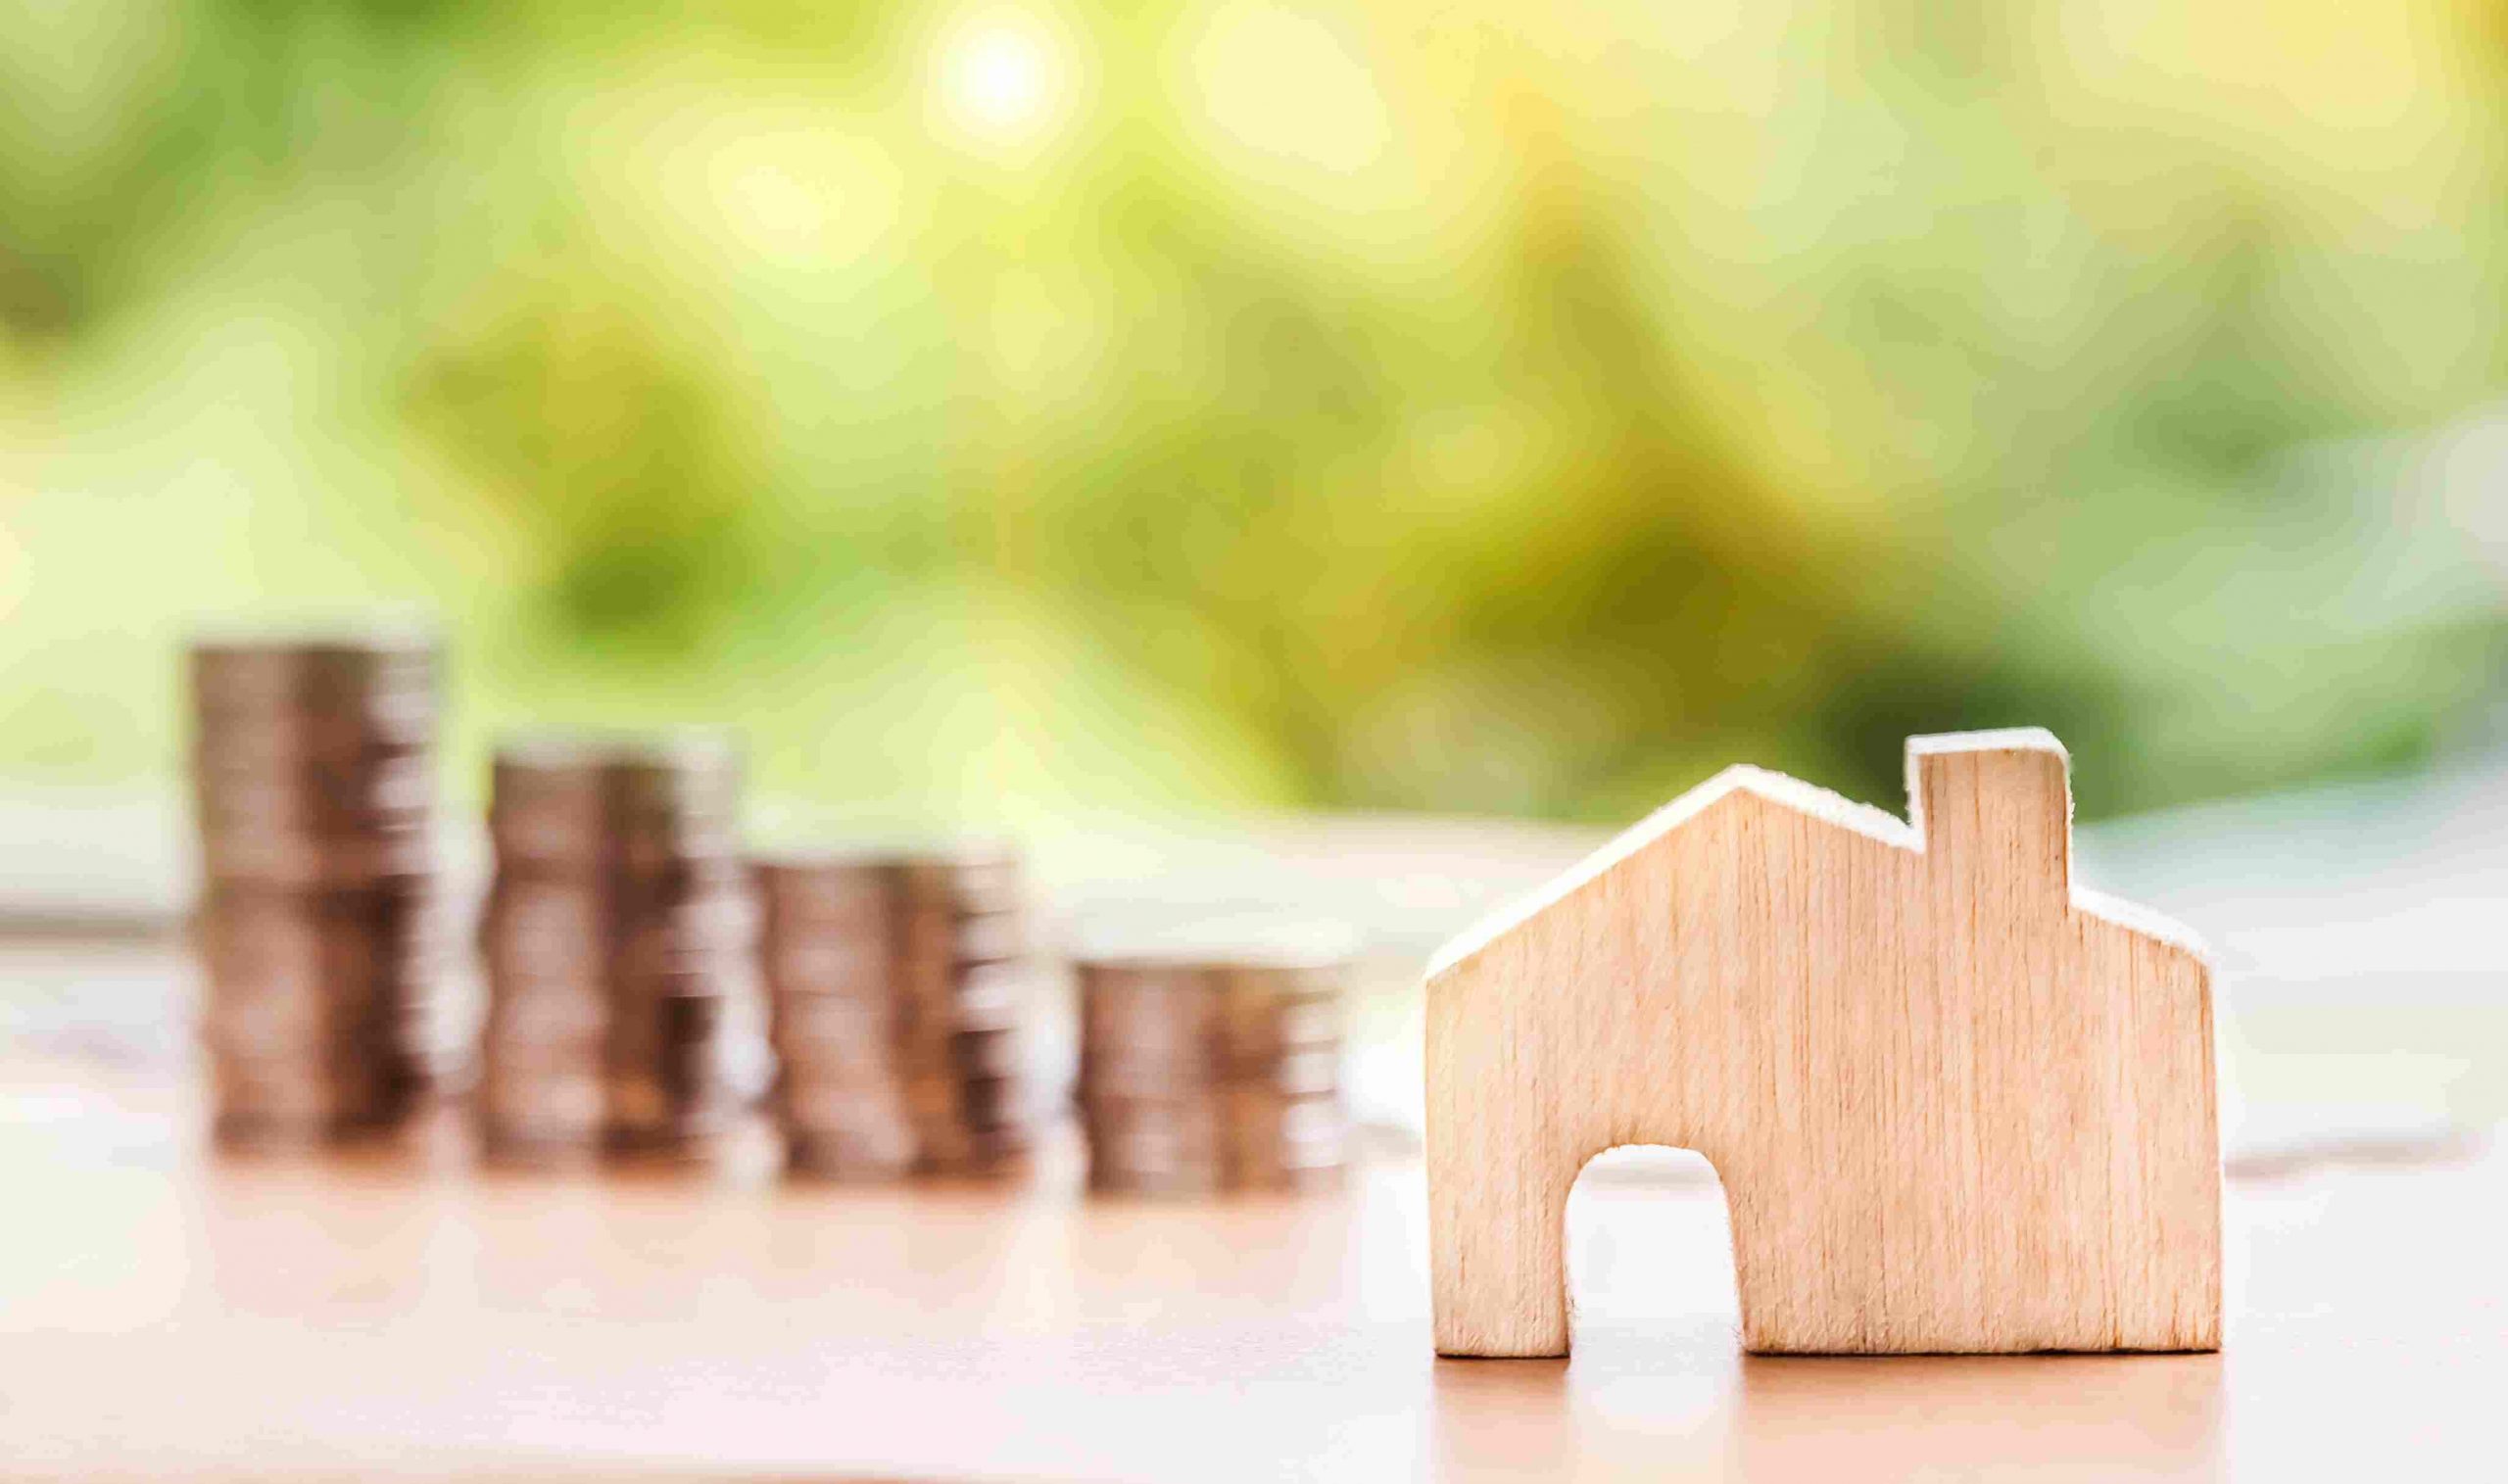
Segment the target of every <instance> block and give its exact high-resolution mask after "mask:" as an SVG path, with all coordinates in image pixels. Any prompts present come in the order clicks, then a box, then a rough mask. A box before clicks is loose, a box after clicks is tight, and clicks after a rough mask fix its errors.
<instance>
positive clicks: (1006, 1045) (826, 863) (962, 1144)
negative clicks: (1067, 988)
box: [758, 844, 1030, 1176]
mask: <svg viewBox="0 0 2508 1484" xmlns="http://www.w3.org/2000/svg"><path fill="white" fill-rule="evenodd" d="M758 881H759V886H760V890H761V893H762V895H763V897H764V899H765V903H766V938H765V950H764V954H763V961H764V964H765V968H766V978H767V986H768V994H769V1000H770V1003H771V1005H772V1011H773V1020H774V1026H775V1040H776V1053H777V1057H778V1060H779V1062H780V1063H781V1065H782V1067H783V1080H782V1084H781V1087H780V1091H779V1095H778V1107H779V1111H780V1113H781V1117H782V1121H783V1124H784V1128H785V1135H786V1144H787V1148H788V1152H789V1157H790V1159H791V1161H792V1163H793V1164H794V1166H795V1167H796V1169H801V1170H805V1171H814V1172H819V1173H830V1174H837V1175H848V1174H849V1175H864V1176H869V1175H878V1174H886V1173H896V1172H898V1171H900V1170H901V1169H905V1168H912V1169H917V1170H923V1171H927V1172H942V1173H986V1172H991V1171H998V1170H1001V1169H1005V1168H1008V1167H1010V1166H1013V1165H1015V1164H1017V1163H1018V1161H1019V1160H1020V1158H1021V1157H1022V1156H1023V1155H1025V1154H1026V1152H1027V1150H1028V1147H1029V1139H1030V1129H1029V1120H1028V1117H1027V1110H1026V1109H1025V1107H1024V1106H1023V1098H1022V1087H1023V1082H1022V1079H1021V1077H1020V1072H1019V1051H1020V1048H1019V1039H1018V1037H1019V1016H1020V1012H1021V1009H1022V1006H1023V1004H1024V1002H1025V999H1026V994H1025V988H1024V986H1025V984H1026V982H1027V977H1026V965H1025V964H1024V962H1023V958H1024V945H1023V932H1022V922H1023V919H1022V915H1021V911H1020V901H1019V870H1018V861H1017V859H1016V857H1015V856H1014V855H1013V854H1012V853H1011V852H1010V851H1009V850H1008V849H1007V848H1006V847H1000V846H991V845H980V844H961V845H957V846H953V847H950V848H946V849H927V850H921V851H915V852H910V853H894V854H880V853H864V852H851V853H845V852H839V853H821V854H815V855H785V856H777V857H772V858H768V859H765V860H761V861H760V862H759V864H758Z"/></svg>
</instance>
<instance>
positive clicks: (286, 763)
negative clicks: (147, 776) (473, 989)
mask: <svg viewBox="0 0 2508 1484" xmlns="http://www.w3.org/2000/svg"><path fill="white" fill-rule="evenodd" d="M436 672H437V647H436V644H435V642H434V640H433V639H432V638H431V637H428V636H424V635H416V634H410V635H404V634H398V633H379V634H372V635H359V636H354V637H343V638H322V639H309V640H250V639H248V640H211V641H203V642H201V643H198V644H196V645H194V646H193V647H192V650H191V689H192V701H193V708H194V718H195V724H196V732H195V736H194V745H193V757H192V762H193V775H192V776H193V784H194V803H195V807H196V811H197V817H198V823H199V832H200V859H201V870H202V882H203V890H202V895H201V899H200V903H199V908H198V912H197V915H196V917H195V919H194V924H193V927H194V933H195V937H196V941H197V944H198V947H199V950H200V954H201V958H202V961H203V967H204V969H205V971H206V981H207V982H206V990H207V992H206V996H205V999H204V1003H203V1009H202V1016H201V1033H202V1040H203V1043H204V1046H205V1049H206V1051H207V1053H208V1058H209V1068H210V1074H211V1083H212V1090H213V1095H214V1098H215V1103H216V1113H215V1127H216V1131H217V1135H218V1137H220V1138H221V1139H223V1140H227V1141H230V1142H257V1141H273V1140H275V1141H299V1140H306V1139H313V1138H321V1137H329V1136H336V1135H341V1134H348V1133H356V1132H361V1131H367V1130H373V1129H379V1128H386V1127H389V1126H391V1125H395V1124H397V1123H399V1122H401V1121H402V1120H403V1118H404V1117H405V1116H406V1115H407V1114H408V1113H410V1111H411V1110H412V1109H413V1108H415V1107H416V1106H417V1105H418V1104H419V1103H420V1101H421V1100H422V1098H423V1095H424V1094H426V1093H427V1092H429V1091H430V1090H432V1089H434V1088H436V1087H438V1086H441V1085H443V1084H445V1083H447V1082H450V1081H452V1080H455V1079H456V1078H457V1077H458V1074H459V1073H460V1071H461V1070H462V1068H463V1066H464V1062H465V1057H466V1049H467V1039H468V1029H469V1028H468V1025H467V1024H466V1020H465V1017H464V1014H463V1012H464V1008H465V1007H464V1006H462V1005H461V1004H460V1003H459V1002H458V1000H457V999H456V998H454V997H453V996H452V994H451V993H450V992H449V981H448V979H447V977H446V974H445V972H444V971H445V968H446V965H445V963H444V961H443V958H442V954H441V949H442V947H443V946H444V945H443V944H442V942H441V940H440V934H439V933H438V931H437V929H438V927H439V921H440V920H439V914H438V899H439V898H438V893H437V886H436V856H435V848H434V838H433V825H434V803H435V788H434V786H435V729H436V714H437V709H438V708H437V696H436V687H437V674H436Z"/></svg>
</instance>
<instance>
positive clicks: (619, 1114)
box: [605, 735, 768, 1159]
mask: <svg viewBox="0 0 2508 1484" xmlns="http://www.w3.org/2000/svg"><path fill="white" fill-rule="evenodd" d="M606 782H607V786H608V787H607V806H608V819H609V825H610V830H611V832H612V833H611V840H612V843H613V845H614V847H615V848H614V853H613V860H614V862H615V866H614V870H613V873H612V875H611V877H610V881H609V901H610V913H611V917H610V921H611V925H612V937H611V949H612V958H611V966H610V980H609V1027H608V1055H607V1062H608V1067H607V1078H606V1089H607V1096H606V1098H605V1107H606V1121H607V1125H608V1130H607V1139H608V1142H609V1144H610V1146H611V1147H612V1148H613V1149H616V1150H618V1151H620V1152H622V1153H638V1152H650V1153H654V1154H662V1155H670V1156H678V1157H688V1158H700V1159H703V1158H711V1157H713V1156H715V1155H717V1154H719V1153H722V1152H723V1151H724V1150H725V1149H726V1148H727V1147H728V1144H727V1141H728V1140H729V1138H730V1136H731V1135H733V1134H735V1133H737V1132H738V1130H739V1128H740V1126H741V1124H742V1122H743V1119H744V1115H746V1114H747V1112H748V1108H749V1106H750V1104H751V1103H752V1102H753V1100H754V1099H755V1097H756V1095H757V1093H758V1092H759V1091H760V1090H761V1089H762V1088H763V1086H764V1084H765V1081H766V1077H767V1073H768V1063H767V1057H766V1045H765V1037H764V1034H763V1027H762V1026H761V1025H760V1013H761V1009H762V1007H761V1006H760V1004H759V1002H758V987H757V961H756V949H757V906H756V901H755V898H754V896H753V895H752V892H751V889H750V886H749V879H748V862H747V860H746V859H745V858H744V857H743V855H742V853H741V829H740V804H741V758H740V752H739V750H738V748H736V747H735V746H733V745H732V744H731V743H730V742H729V741H728V740H725V739H719V738H715V737H712V736H710V735H705V736H698V735H684V736H675V737H669V738H660V739H652V740H649V741H645V742H638V743H636V744H633V745H629V746H626V747H624V748H622V749H621V750H620V751H619V752H618V754H617V755H616V756H615V757H614V758H613V759H612V761H611V762H610V765H609V767H608V770H607V777H606Z"/></svg>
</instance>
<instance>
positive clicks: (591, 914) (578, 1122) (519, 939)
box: [479, 738, 612, 1163]
mask: <svg viewBox="0 0 2508 1484" xmlns="http://www.w3.org/2000/svg"><path fill="white" fill-rule="evenodd" d="M491 776H492V782H491V785H490V792H489V796H488V834H489V837H490V838H492V839H493V840H494V841H495V844H496V852H497V868H496V881H495V885H494V886H492V887H491V888H490V890H489V894H488V904H487V910H486V911H485V912H484V913H483V914H482V915H481V917H480V933H479V950H480V958H481V961H482V963H483V964H484V966H485V968H486V970H487V980H488V1015H487V1021H486V1024H485V1026H484V1027H483V1028H482V1034H481V1037H480V1043H481V1053H482V1067H481V1077H480V1086H479V1104H480V1121H481V1124H482V1131H483V1134H484V1137H485V1142H486V1145H487V1149H488V1153H489V1155H490V1156H491V1157H492V1158H497V1159H501V1160H510V1161H523V1162H532V1163H543V1162H555V1161H564V1160H568V1159H574V1158H580V1157H583V1156H586V1155H590V1154H592V1153H594V1152H596V1151H598V1150H599V1148H600V1147H601V1135H602V1129H603V1118H604V1111H605V1106H606V1105H605V1102H604V1095H605V1094H604V1086H603V1069H604V1067H605V1065H606V1060H605V1059H606V1047H607V1039H606V1038H607V1034H608V1026H609V960H610V947H609V943H610V920H609V917H610V900H609V878H610V872H611V865H612V861H611V852H610V840H609V828H608V806H607V789H608V768H607V762H606V758H605V756H604V754H603V752H602V751H601V750H600V749H599V748H597V747H595V746H593V745H591V744H589V743H587V742H579V741H570V740H566V739H559V738H544V739H536V740H533V741H530V742H513V743H508V744H506V745H505V746H501V747H499V748H498V749H497V755H496V760H495V763H494V764H493V771H492V775H491Z"/></svg>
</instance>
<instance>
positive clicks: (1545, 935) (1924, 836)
mask: <svg viewBox="0 0 2508 1484" xmlns="http://www.w3.org/2000/svg"><path fill="white" fill-rule="evenodd" d="M1907 755H1908V774H1909V794H1910V802H1911V814H1912V816H1913V823H1912V824H1902V823H1900V822H1899V821H1897V820H1895V819H1892V818H1891V817H1889V816H1888V815H1886V814H1882V813H1880V812H1879V811H1877V810H1871V809H1866V808H1862V807H1860V806H1857V805H1854V804H1850V803H1848V802H1846V801H1845V800H1843V799H1839V798H1837V797H1836V796H1835V795H1833V794H1828V793H1825V792H1822V791H1821V790H1815V789H1811V788H1809V787H1807V786H1805V785H1802V784H1799V783H1796V782H1794V781H1792V780H1790V779H1785V778H1782V777H1779V776H1777V775H1774V774H1767V773H1761V772H1760V771H1758V770H1755V769H1734V770H1730V771H1728V772H1726V773H1724V774H1722V775H1719V776H1718V777H1717V778H1715V779H1714V780H1712V781H1711V782H1710V783H1708V784H1706V785H1704V786H1702V787H1701V788H1699V789H1697V790H1692V791H1691V792H1690V793H1688V794H1685V795H1683V796H1682V797H1681V798H1680V799H1678V800H1676V801H1674V802H1673V803H1672V804H1671V805H1669V806H1667V807H1666V808H1664V810H1662V811H1660V812H1659V813H1658V814H1656V815H1655V816H1653V817H1652V818H1650V819H1649V820H1647V821H1646V822H1644V823H1643V824H1641V825H1639V826H1638V827H1636V828H1635V829H1633V830H1631V831H1630V832H1629V833H1628V834H1627V835H1624V836H1622V837H1621V838H1619V839H1618V840H1616V841H1614V842H1613V844H1611V845H1609V846H1607V847H1605V849H1604V850H1602V851H1601V852H1598V854H1597V855H1596V856H1595V857H1594V858H1593V859H1591V860H1590V861H1588V862H1587V863H1586V864H1585V865H1583V866H1581V867H1579V868H1578V869H1577V870H1576V871H1574V872H1571V873H1569V874H1568V875H1567V877H1566V878H1564V879H1563V880H1562V881H1561V882H1560V883H1558V884H1557V885H1556V886H1553V887H1552V888H1551V889H1550V890H1549V891H1547V892H1546V893H1544V894H1543V895H1542V896H1540V897H1538V898H1536V900H1535V901H1533V902H1532V903H1530V904H1529V905H1528V906H1526V907H1524V908H1521V909H1519V910H1518V911H1516V912H1514V913H1511V914H1506V915H1503V916H1502V917H1501V918H1500V919H1499V920H1497V921H1496V922H1494V923H1492V924H1489V925H1484V927H1483V928H1481V929H1479V930H1477V931H1475V932H1474V933H1470V934H1467V935H1466V936H1465V937H1464V938H1462V939H1460V940H1458V941H1457V942H1456V943H1455V944H1454V945H1452V946H1451V947H1450V948H1449V949H1448V950H1447V951H1446V952H1445V953H1443V954H1441V955H1440V956H1439V958H1438V960H1437V961H1436V963H1434V964H1433V965H1432V966H1431V968H1430V970H1429V974H1428V982H1427V1002H1428V1003H1427V1069H1426V1076H1427V1098H1428V1105H1427V1120H1428V1122H1427V1133H1428V1180H1429V1221H1430V1249H1431V1272H1432V1280H1433V1282H1432V1288H1433V1297H1434V1310H1435V1330H1436V1346H1437V1350H1438V1351H1439V1352H1440V1353H1441V1354H1446V1355H1464V1356H1556V1355H1564V1354H1566V1353H1567V1343H1568V1296H1567V1284H1566V1279H1565V1270H1564V1263H1563V1253H1562V1230H1563V1220H1564V1214H1565V1210H1566V1205H1567V1193H1568V1190H1569V1187H1570V1186H1571V1185H1573V1184H1574V1182H1575V1179H1576V1175H1577V1173H1578V1171H1579V1170H1581V1169H1582V1168H1583V1167H1584V1165H1585V1162H1586V1161H1587V1160H1589V1159H1590V1158H1592V1157H1593V1156H1594V1155H1595V1154H1597V1153H1599V1152H1601V1151H1603V1150H1605V1149H1609V1148H1612V1147H1615V1146H1617V1145H1622V1144H1669V1145H1677V1146H1680V1147H1684V1148H1689V1149H1694V1150H1697V1151H1698V1152H1699V1153H1701V1154H1704V1155H1705V1156H1706V1157H1707V1158H1708V1160H1709V1161H1710V1162H1712V1164H1713V1165H1714V1167H1715V1169H1716V1171H1717V1173H1718V1174H1719V1176H1720V1177H1721V1178H1722V1180H1723V1182H1724V1186H1725V1190H1726V1194H1727V1199H1728V1201H1729V1204H1730V1208H1731V1212H1732V1223H1733V1249H1734V1259H1735V1268H1736V1270H1737V1278H1738V1282H1739V1287H1740V1290H1741V1292H1740V1298H1741V1313H1742V1342H1743V1345H1744V1347H1745V1348H1746V1349H1748V1350H1751V1351H1754V1352H1760V1353H1844V1354H1907V1353H1925V1352H2006V1351H2041V1350H2069V1351H2108V1350H2211V1349H2216V1348H2218V1346H2219V1343H2220V1307H2221V1298H2220V1296H2221V1269H2220V1183H2219V1182H2220V1158H2219V1136H2218V1132H2217V1125H2216V1114H2215V1107H2214V1089H2213V1063H2212V1013H2211V991H2210V972H2209V969H2208V966H2207V965H2206V964H2205V962H2204V960H2203V959H2202V957H2201V955H2200V954H2199V953H2198V952H2197V951H2195V949H2194V946H2193V945H2192V943H2191V941H2190V940H2189V939H2188V938H2187V937H2186V935H2185V934H2184V933H2182V932H2181V931H2179V930H2175V929H2173V928H2171V927H2169V926H2168V925H2166V924H2164V923H2160V922H2158V921H2156V920H2154V919H2149V918H2147V917H2145V916H2143V915H2141V914H2137V913H2135V912H2134V911H2133V909H2131V908H2128V907H2124V906H2123V905H2122V904H2117V903H2111V902H2106V901H2103V900H2100V899H2098V898H2094V897H2091V896H2089V895H2087V894H2086V893H2081V892H2077V891H2075V890H2073V889H2072V887H2071V885H2070V881H2069V876H2070V861H2069V858H2070V853H2071V798H2070V790H2069V785H2068V781H2067V777H2066V762H2067V759H2066V757H2065V754H2064V751H2063V749H2062V747H2061V746H2060V745H2059V744H2058V743H2057V742H2055V740H2054V739H2053V738H2052V737H2050V736H2048V735H2047V734H2046V733H2044V732H2038V731H2026V732H2002V733H1975V734H1965V735H1961V736H1953V737H1942V738H1917V739H1914V740H1913V741H1911V742H1909V743H1908V754H1907Z"/></svg>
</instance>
